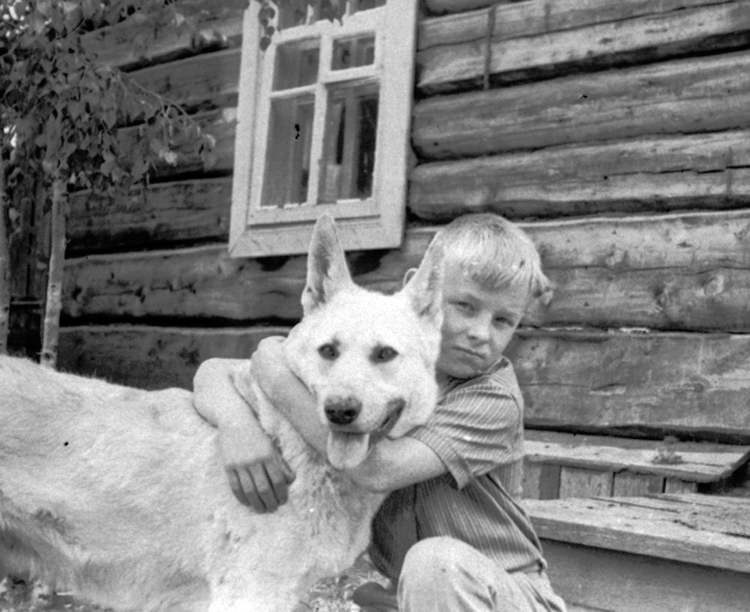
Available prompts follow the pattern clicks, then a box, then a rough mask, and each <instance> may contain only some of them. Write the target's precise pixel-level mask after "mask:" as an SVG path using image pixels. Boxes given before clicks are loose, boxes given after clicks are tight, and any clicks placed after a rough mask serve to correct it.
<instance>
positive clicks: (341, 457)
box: [328, 431, 370, 470]
mask: <svg viewBox="0 0 750 612" xmlns="http://www.w3.org/2000/svg"><path fill="white" fill-rule="evenodd" d="M369 446H370V435H369V434H361V433H343V432H340V431H332V432H329V434H328V460H329V461H330V462H331V465H333V467H335V468H337V469H339V470H345V469H350V468H353V467H357V466H358V465H359V464H360V463H362V462H363V461H364V459H365V456H366V455H367V451H368V449H369Z"/></svg>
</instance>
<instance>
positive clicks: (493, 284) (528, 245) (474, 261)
mask: <svg viewBox="0 0 750 612" xmlns="http://www.w3.org/2000/svg"><path fill="white" fill-rule="evenodd" d="M437 238H438V239H439V240H440V241H441V243H442V246H443V250H444V252H445V261H446V262H454V263H457V264H458V265H460V266H461V267H462V268H463V269H464V270H465V271H466V272H467V273H469V274H470V275H471V277H472V279H473V280H474V281H475V282H477V283H479V284H480V285H481V286H483V287H486V288H488V289H491V290H497V289H500V288H502V287H506V286H508V285H516V284H519V285H522V286H525V287H526V288H528V290H529V297H534V298H538V297H541V296H542V295H545V294H547V293H549V292H550V291H551V285H550V282H549V280H548V279H547V277H546V276H545V274H544V272H542V262H541V258H540V257H539V253H538V251H537V250H536V247H535V246H534V243H533V242H532V241H531V239H530V238H529V237H528V236H527V235H526V233H525V232H524V231H523V230H522V229H521V228H519V227H518V226H517V225H515V224H513V223H511V222H510V221H508V220H507V219H505V218H503V217H501V216H500V215H497V214H494V213H474V214H468V215H463V216H461V217H458V218H456V219H454V220H453V221H451V222H450V223H449V224H448V225H446V226H445V227H443V228H441V229H440V231H439V232H438V234H437Z"/></svg>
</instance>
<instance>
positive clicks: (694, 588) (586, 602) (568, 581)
mask: <svg viewBox="0 0 750 612" xmlns="http://www.w3.org/2000/svg"><path fill="white" fill-rule="evenodd" d="M542 546H543V547H544V556H545V558H546V559H547V561H548V562H549V564H550V568H549V575H550V580H551V582H552V586H553V588H554V589H555V592H556V593H558V594H560V595H561V596H562V597H563V599H565V603H566V605H567V607H568V610H569V611H570V612H573V611H574V610H583V611H595V612H687V611H688V610H689V611H690V612H717V611H721V612H745V611H746V610H747V602H748V598H749V597H750V580H748V576H747V574H745V573H740V572H732V571H726V570H721V569H716V568H713V567H706V566H700V565H694V564H691V563H689V561H690V560H689V559H686V560H685V561H686V562H683V563H681V562H676V561H672V562H665V561H664V560H663V559H658V558H652V557H647V556H643V555H638V554H629V553H622V552H617V551H610V550H603V549H599V548H591V547H586V546H576V545H572V544H566V543H563V542H556V541H553V540H544V539H543V540H542Z"/></svg>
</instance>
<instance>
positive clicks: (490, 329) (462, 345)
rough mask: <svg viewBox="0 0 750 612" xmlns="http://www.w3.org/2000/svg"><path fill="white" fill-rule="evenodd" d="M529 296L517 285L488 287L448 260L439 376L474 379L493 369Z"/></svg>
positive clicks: (526, 290) (519, 319)
mask: <svg viewBox="0 0 750 612" xmlns="http://www.w3.org/2000/svg"><path fill="white" fill-rule="evenodd" d="M528 298H529V292H528V289H526V288H519V287H517V286H512V285H511V286H508V287H504V288H502V289H500V290H493V289H487V288H485V287H483V286H482V285H480V284H478V283H477V282H475V281H474V280H473V279H472V278H471V276H470V275H469V274H467V273H466V272H465V271H464V269H463V268H462V267H461V266H459V265H458V264H453V263H450V262H448V263H447V264H446V266H445V281H444V285H443V313H444V321H443V336H442V343H441V346H440V357H439V358H438V362H437V371H438V375H449V376H454V377H456V378H473V377H475V376H477V375H479V374H481V373H482V372H484V371H486V370H487V369H488V368H490V367H491V366H492V365H493V364H494V363H495V362H497V360H498V359H500V357H501V356H502V354H503V351H505V347H506V346H507V345H508V342H510V339H511V337H512V336H513V333H514V332H515V331H516V327H518V323H519V322H520V321H521V317H522V316H523V313H524V310H525V309H526V304H527V303H528Z"/></svg>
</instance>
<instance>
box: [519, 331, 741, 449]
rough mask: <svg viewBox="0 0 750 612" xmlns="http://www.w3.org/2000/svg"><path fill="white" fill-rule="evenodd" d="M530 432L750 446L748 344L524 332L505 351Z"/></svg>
mask: <svg viewBox="0 0 750 612" xmlns="http://www.w3.org/2000/svg"><path fill="white" fill-rule="evenodd" d="M507 354H508V357H509V358H510V359H511V360H512V361H513V362H514V364H515V366H516V372H517V374H518V379H519V382H520V384H521V386H522V389H523V391H524V396H525V398H526V411H525V422H526V424H527V426H530V427H532V428H550V429H567V430H569V431H570V430H577V431H585V432H590V433H596V432H603V431H604V432H610V433H612V432H615V431H619V432H629V433H641V434H644V435H650V436H653V437H663V435H664V434H665V433H676V434H681V435H687V436H694V437H696V438H698V439H711V440H714V441H731V442H740V441H742V442H745V443H747V442H748V441H750V409H749V408H750V405H749V402H748V397H750V338H749V337H747V336H743V335H736V336H732V335H725V334H715V335H703V334H680V333H659V334H637V333H630V334H625V333H603V332H600V333H583V332H558V333H551V332H545V331H522V332H519V333H518V334H517V337H516V339H515V340H514V342H513V343H512V345H511V347H509V350H508V353H507Z"/></svg>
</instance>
